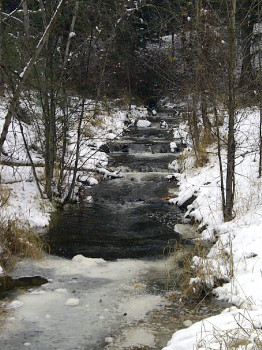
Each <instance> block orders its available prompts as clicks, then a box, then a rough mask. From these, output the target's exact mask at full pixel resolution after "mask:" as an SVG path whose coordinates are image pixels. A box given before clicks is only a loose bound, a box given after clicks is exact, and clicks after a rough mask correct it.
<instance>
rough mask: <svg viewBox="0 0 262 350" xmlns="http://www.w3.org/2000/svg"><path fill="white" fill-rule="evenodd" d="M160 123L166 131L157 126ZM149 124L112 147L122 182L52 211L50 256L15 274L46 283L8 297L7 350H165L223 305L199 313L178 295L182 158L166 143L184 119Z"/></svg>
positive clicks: (0, 340) (2, 343) (3, 338)
mask: <svg viewBox="0 0 262 350" xmlns="http://www.w3.org/2000/svg"><path fill="white" fill-rule="evenodd" d="M163 120H164V121H165V122H166V123H167V125H168V128H161V127H160V122H163ZM150 121H151V122H152V124H151V126H150V127H147V128H137V127H132V128H131V130H130V132H129V133H127V134H126V135H124V136H123V137H122V138H121V139H120V140H117V141H115V142H114V143H112V144H110V145H109V147H110V151H111V152H110V164H109V167H110V169H111V170H113V171H120V172H121V174H122V177H121V178H117V179H112V180H106V181H103V182H101V183H100V184H99V185H97V186H94V187H92V188H90V195H92V197H93V202H92V203H88V204H86V205H80V206H75V207H73V208H69V209H68V210H65V211H63V212H59V213H56V214H54V215H53V217H52V222H51V225H50V230H49V232H48V235H47V241H48V244H49V246H50V249H51V255H47V256H46V258H45V259H42V260H41V261H38V262H34V263H32V262H30V261H26V260H24V261H22V262H20V263H19V264H18V265H17V267H16V269H15V270H14V271H13V272H12V274H11V277H12V278H24V277H28V276H41V278H43V279H46V280H47V281H48V283H44V284H43V285H41V286H37V287H28V286H27V287H24V288H23V287H21V288H16V289H15V290H13V291H12V292H9V293H8V294H6V296H5V298H4V299H3V300H2V306H3V309H4V322H3V325H2V327H1V332H0V349H1V350H14V349H15V350H20V349H25V348H29V349H34V350H47V349H52V350H53V349H58V350H73V349H82V350H103V349H112V350H121V349H134V350H135V349H145V350H151V349H161V348H162V347H164V346H165V345H166V343H167V341H168V339H170V338H171V336H172V333H173V332H174V331H175V330H176V329H179V328H182V327H184V326H183V322H184V321H186V320H191V321H192V322H194V321H197V320H199V319H201V318H203V317H206V316H208V315H211V314H214V313H216V312H219V311H220V310H221V309H222V308H223V305H222V304H221V303H217V302H216V301H214V300H210V301H207V302H205V303H202V304H201V305H200V306H199V307H197V309H196V305H195V304H193V303H190V302H189V303H187V304H183V303H182V302H181V301H180V300H179V297H177V298H175V299H174V298H173V295H174V292H175V290H174V288H179V286H177V285H176V284H175V279H176V274H181V273H182V271H181V269H179V267H178V266H175V265H174V261H173V257H172V255H169V248H170V247H172V245H174V244H175V243H176V242H177V241H181V237H180V236H179V235H178V234H177V233H176V232H175V231H174V226H175V225H176V224H177V223H181V220H182V215H181V212H180V210H179V209H178V208H177V207H176V206H171V205H169V204H168V201H167V199H168V197H169V195H170V194H173V193H174V191H175V190H176V182H175V181H173V182H172V180H170V179H168V178H167V175H168V174H169V171H168V163H170V162H171V161H172V160H174V159H175V158H176V157H177V156H178V150H177V152H171V150H170V146H169V143H170V141H173V140H172V132H170V130H171V129H172V127H173V126H174V125H175V124H176V122H177V121H176V120H175V119H174V117H173V116H172V114H170V115H168V114H164V115H158V116H154V117H152V118H151V119H150ZM181 242H182V243H183V244H184V245H185V246H188V249H191V248H190V247H191V245H190V242H188V241H186V240H184V241H181ZM176 295H179V294H176Z"/></svg>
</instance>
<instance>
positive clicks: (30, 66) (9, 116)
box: [0, 0, 66, 154]
mask: <svg viewBox="0 0 262 350" xmlns="http://www.w3.org/2000/svg"><path fill="white" fill-rule="evenodd" d="M65 2H66V0H60V2H59V4H58V5H57V8H56V10H55V12H54V14H53V16H52V18H51V20H50V22H49V24H48V26H47V28H46V30H45V31H44V33H43V35H42V37H41V39H40V40H39V42H38V44H37V46H36V48H35V50H34V52H33V54H32V57H31V58H30V60H29V61H28V62H27V64H26V66H25V67H24V69H23V71H22V73H21V74H20V80H19V82H18V84H17V86H16V88H15V91H14V93H13V97H12V99H11V101H10V103H9V108H8V112H7V115H6V117H5V122H4V126H3V129H2V133H1V136H0V154H1V153H2V152H3V145H4V142H5V140H6V137H7V134H8V129H9V126H10V124H11V121H12V117H13V116H14V115H15V114H16V112H17V106H18V103H19V98H20V95H21V92H22V90H23V87H24V84H25V82H26V80H27V78H28V77H29V74H30V73H31V71H32V69H33V67H34V64H35V63H36V61H37V58H38V57H39V55H40V53H41V51H42V49H43V47H44V45H45V43H46V41H47V39H48V36H49V34H50V33H51V31H52V28H53V26H54V24H55V22H56V20H57V18H58V17H59V15H60V12H61V11H62V8H63V5H64V4H65Z"/></svg>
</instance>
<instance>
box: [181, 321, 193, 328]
mask: <svg viewBox="0 0 262 350" xmlns="http://www.w3.org/2000/svg"><path fill="white" fill-rule="evenodd" d="M192 324H193V322H192V321H190V320H186V321H184V322H183V325H184V326H185V327H190V326H192Z"/></svg>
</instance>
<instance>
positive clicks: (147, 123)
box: [136, 119, 151, 128]
mask: <svg viewBox="0 0 262 350" xmlns="http://www.w3.org/2000/svg"><path fill="white" fill-rule="evenodd" d="M136 125H137V127H138V128H148V127H149V126H150V125H151V122H150V121H149V120H144V119H140V120H138V121H137V124H136Z"/></svg>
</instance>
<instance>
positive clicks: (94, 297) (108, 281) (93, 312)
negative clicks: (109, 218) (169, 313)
mask: <svg viewBox="0 0 262 350" xmlns="http://www.w3.org/2000/svg"><path fill="white" fill-rule="evenodd" d="M151 268H152V269H153V270H152V271H154V274H155V271H156V269H157V270H159V271H165V269H166V261H162V260H161V261H159V262H155V263H154V262H150V261H140V260H131V259H130V260H120V261H115V262H105V261H104V260H103V259H90V258H85V257H83V256H81V255H78V256H76V257H74V258H73V260H66V259H61V258H56V257H51V256H47V257H46V259H45V260H43V261H39V262H36V263H34V264H33V265H32V262H26V261H23V262H21V263H19V265H18V267H17V270H15V271H14V272H13V276H14V277H20V276H21V275H22V276H23V275H24V273H25V272H26V273H27V274H30V275H42V276H45V277H48V278H49V279H52V283H48V284H46V285H43V286H41V287H40V289H41V290H44V291H45V294H44V296H43V295H40V294H37V295H32V294H29V293H26V294H23V295H19V297H18V301H19V302H21V303H23V306H22V307H20V308H19V309H16V310H15V320H13V321H10V320H7V321H6V324H5V325H4V328H3V329H1V333H0V343H1V344H2V343H5V344H6V343H7V344H8V347H7V348H6V350H13V349H16V348H19V346H18V345H17V344H21V343H20V342H21V335H22V336H23V337H24V339H26V340H27V342H30V343H31V344H32V348H33V349H39V350H43V349H45V348H46V344H48V347H49V348H51V349H53V348H59V349H67V348H68V349H76V348H87V347H88V348H93V347H95V346H96V347H97V346H99V344H100V343H99V342H100V341H101V340H102V341H103V342H104V339H105V338H106V337H112V338H113V337H114V334H116V333H117V331H118V330H119V329H120V328H121V329H122V328H123V327H126V328H129V326H131V325H133V324H134V323H137V322H139V321H140V320H143V319H145V317H146V314H147V313H148V312H150V311H152V310H154V309H159V308H160V307H161V305H163V303H165V299H164V297H163V298H161V297H160V296H156V295H152V294H150V293H149V292H148V290H147V288H146V285H142V283H141V279H142V281H143V280H144V278H148V277H149V278H150V276H151V275H150V274H149V273H151V272H150V271H151V270H150V269H151ZM20 269H21V272H20V273H21V274H19V270H20ZM152 273H153V272H152ZM163 273H164V272H163ZM74 282H77V283H74ZM138 286H140V287H141V288H138ZM78 301H80V303H79V305H78V306H77V305H76V304H78ZM66 304H69V305H66ZM21 305H22V304H21ZM125 314H126V315H125ZM47 315H49V316H50V317H49V316H47ZM58 329H59V332H58V331H57V330H58ZM35 332H37V337H35V336H32V334H33V335H34V334H35ZM145 339H149V336H147V338H146V337H145ZM126 340H128V339H126ZM142 340H143V339H142ZM139 343H140V342H139ZM141 343H142V342H141ZM149 343H150V344H151V343H152V344H153V338H151V340H150V341H149V340H146V342H145V344H149ZM108 344H111V341H110V343H109V341H108ZM101 348H102V344H101ZM120 348H121V347H119V349H120Z"/></svg>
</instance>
